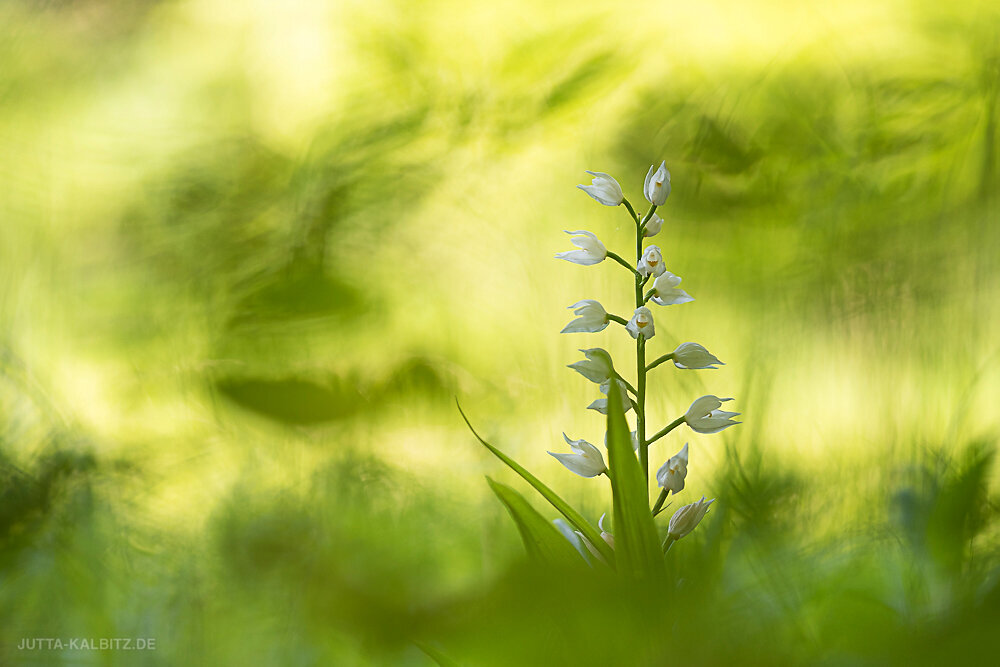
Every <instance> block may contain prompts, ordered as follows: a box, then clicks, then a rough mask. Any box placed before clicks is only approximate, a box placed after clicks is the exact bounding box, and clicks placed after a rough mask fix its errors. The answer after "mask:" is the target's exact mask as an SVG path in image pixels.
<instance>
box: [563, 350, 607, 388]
mask: <svg viewBox="0 0 1000 667" xmlns="http://www.w3.org/2000/svg"><path fill="white" fill-rule="evenodd" d="M580 351H581V352H583V354H584V355H585V356H586V357H587V359H586V360H585V361H577V362H576V363H572V364H569V365H567V368H572V369H573V370H574V371H576V372H577V373H579V374H580V375H582V376H583V377H585V378H587V379H588V380H590V381H591V382H596V383H597V384H601V383H604V382H607V381H608V380H609V379H610V378H611V367H610V366H608V362H607V359H609V358H610V356H606V355H607V354H608V353H607V352H606V351H605V350H602V349H601V348H599V347H592V348H590V349H589V350H580Z"/></svg>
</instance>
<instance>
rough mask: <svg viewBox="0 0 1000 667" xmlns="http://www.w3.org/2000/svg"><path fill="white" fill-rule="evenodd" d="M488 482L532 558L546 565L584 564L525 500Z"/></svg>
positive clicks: (566, 542) (559, 534)
mask: <svg viewBox="0 0 1000 667" xmlns="http://www.w3.org/2000/svg"><path fill="white" fill-rule="evenodd" d="M486 481H487V482H489V485H490V488H491V489H493V493H495V494H496V495H497V498H499V499H500V502H501V503H503V504H504V507H506V508H507V511H508V512H510V516H511V518H512V519H514V523H515V524H517V530H518V532H519V533H521V540H522V541H523V542H524V548H525V549H526V550H527V552H528V555H529V556H530V557H532V558H535V559H538V560H540V561H543V562H545V563H550V564H560V565H569V564H572V563H576V564H580V563H582V562H583V561H582V559H581V557H580V554H578V553H577V551H576V549H575V548H574V547H573V545H571V544H570V543H569V542H568V541H567V540H566V538H565V537H563V536H562V534H561V533H560V532H559V531H558V530H557V529H556V527H555V526H554V525H552V524H551V523H549V522H548V521H547V520H546V519H545V517H543V516H542V515H541V514H539V513H538V510H536V509H535V508H534V507H532V506H531V504H530V503H529V502H528V501H527V500H525V498H524V496H522V495H521V494H520V493H518V492H517V491H515V490H514V489H512V488H510V487H509V486H507V485H506V484H501V483H500V482H496V481H494V480H492V479H490V478H489V477H487V478H486Z"/></svg>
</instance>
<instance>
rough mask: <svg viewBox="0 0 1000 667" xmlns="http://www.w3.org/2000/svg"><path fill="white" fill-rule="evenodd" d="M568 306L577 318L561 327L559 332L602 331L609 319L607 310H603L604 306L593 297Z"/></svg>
mask: <svg viewBox="0 0 1000 667" xmlns="http://www.w3.org/2000/svg"><path fill="white" fill-rule="evenodd" d="M570 308H572V309H573V314H575V315H577V318H576V319H575V320H573V321H572V322H570V323H569V324H567V325H566V326H565V327H563V330H562V331H560V332H559V333H581V332H586V333H597V332H598V331H604V329H605V328H607V326H608V322H610V321H611V320H609V319H608V311H606V310H604V306H602V305H601V304H599V303H598V302H596V301H594V300H593V299H584V300H583V301H577V302H576V303H574V304H573V305H572V306H570Z"/></svg>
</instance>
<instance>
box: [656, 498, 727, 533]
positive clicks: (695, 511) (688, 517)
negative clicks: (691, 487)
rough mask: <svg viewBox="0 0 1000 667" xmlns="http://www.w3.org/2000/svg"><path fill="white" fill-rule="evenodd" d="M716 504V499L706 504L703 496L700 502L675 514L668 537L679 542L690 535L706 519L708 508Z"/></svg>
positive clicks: (668, 528)
mask: <svg viewBox="0 0 1000 667" xmlns="http://www.w3.org/2000/svg"><path fill="white" fill-rule="evenodd" d="M714 502H715V498H712V499H711V500H709V501H708V502H707V503H706V502H705V497H704V496H702V498H701V500H699V501H698V502H696V503H691V504H690V505H685V506H684V507H682V508H680V509H679V510H677V511H676V512H674V515H673V516H672V517H670V523H669V524H668V526H667V535H668V536H669V537H670V538H671V539H673V540H679V539H681V538H682V537H684V536H685V535H687V534H688V533H690V532H691V531H692V530H694V529H695V527H696V526H697V525H698V524H699V523H700V522H701V520H702V519H703V518H705V515H706V514H708V506H709V505H711V504H712V503H714Z"/></svg>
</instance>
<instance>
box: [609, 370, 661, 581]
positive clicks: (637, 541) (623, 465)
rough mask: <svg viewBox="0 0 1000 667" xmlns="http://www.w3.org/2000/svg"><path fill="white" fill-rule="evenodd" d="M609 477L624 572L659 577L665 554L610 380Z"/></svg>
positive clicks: (617, 548)
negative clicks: (661, 549) (661, 547)
mask: <svg viewBox="0 0 1000 667" xmlns="http://www.w3.org/2000/svg"><path fill="white" fill-rule="evenodd" d="M609 361H610V359H609ZM608 476H609V477H610V478H611V493H612V495H613V497H614V498H613V500H614V517H615V525H614V529H615V551H616V552H617V554H618V562H619V564H620V568H621V572H623V573H625V574H628V575H631V576H634V577H636V578H638V579H651V578H656V577H657V575H658V574H661V573H662V572H663V555H662V553H661V551H660V544H659V540H658V539H657V533H656V525H655V524H654V523H653V515H652V513H651V512H650V511H649V494H648V492H647V490H646V478H645V476H644V475H643V474H642V468H641V466H640V465H639V459H637V458H636V456H635V453H634V452H633V450H632V437H631V435H630V433H629V430H628V424H627V423H626V422H625V412H624V411H623V410H622V395H621V388H620V387H619V386H618V383H617V382H611V383H610V387H609V389H608Z"/></svg>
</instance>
